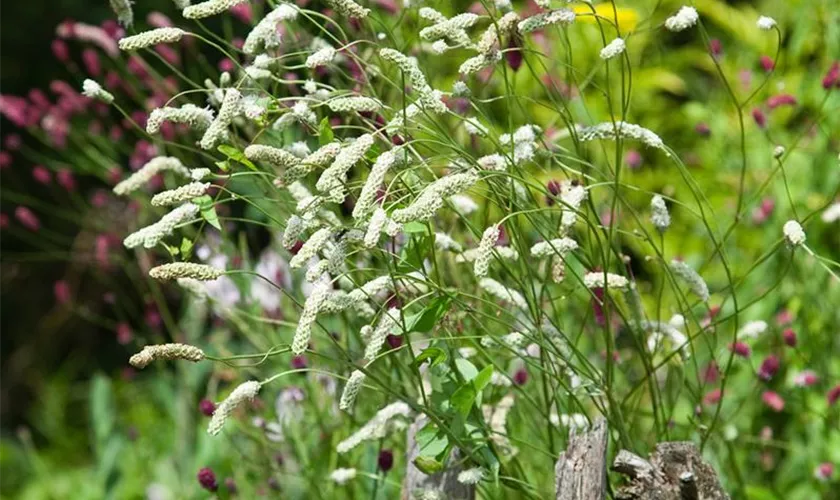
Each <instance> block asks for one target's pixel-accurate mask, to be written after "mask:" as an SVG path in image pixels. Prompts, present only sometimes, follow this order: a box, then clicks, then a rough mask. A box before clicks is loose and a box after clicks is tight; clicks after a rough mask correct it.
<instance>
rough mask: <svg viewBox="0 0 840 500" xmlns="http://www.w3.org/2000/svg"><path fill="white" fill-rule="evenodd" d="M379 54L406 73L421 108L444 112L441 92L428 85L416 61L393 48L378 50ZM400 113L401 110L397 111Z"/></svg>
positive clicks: (439, 112) (444, 107)
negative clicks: (418, 97) (417, 96)
mask: <svg viewBox="0 0 840 500" xmlns="http://www.w3.org/2000/svg"><path fill="white" fill-rule="evenodd" d="M379 55H381V56H382V58H383V59H385V60H387V61H391V62H393V63H394V64H396V65H397V66H398V67H399V68H400V69H401V70H402V71H403V73H406V74H407V75H408V77H409V80H410V81H411V87H412V90H413V91H414V92H417V94H418V95H419V96H420V99H419V100H420V103H421V104H422V106H423V108H424V109H426V110H428V111H430V112H432V113H437V114H442V113H446V111H447V108H446V104H444V103H443V102H442V101H441V95H442V94H441V93H440V92H436V91H434V90H433V89H432V87H430V86H429V83H428V82H427V81H426V77H425V76H424V75H423V72H422V71H420V68H418V67H417V61H416V60H414V59H409V58H408V57H406V56H405V55H404V54H403V53H401V52H398V51H396V50H394V49H389V48H384V49H382V50H380V51H379ZM399 114H400V115H401V114H402V112H400V113H399Z"/></svg>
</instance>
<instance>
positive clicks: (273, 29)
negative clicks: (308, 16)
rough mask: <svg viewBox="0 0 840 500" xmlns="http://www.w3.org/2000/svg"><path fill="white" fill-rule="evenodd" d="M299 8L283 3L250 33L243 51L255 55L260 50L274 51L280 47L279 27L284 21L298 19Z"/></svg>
mask: <svg viewBox="0 0 840 500" xmlns="http://www.w3.org/2000/svg"><path fill="white" fill-rule="evenodd" d="M297 15H298V8H297V7H296V6H295V5H292V4H288V3H283V4H280V5H278V6H277V8H275V9H274V10H272V11H271V12H269V13H268V14H266V16H265V17H264V18H263V19H262V20H261V21H260V22H259V23H257V25H256V26H255V27H254V29H252V30H251V32H250V33H248V36H247V37H246V38H245V44H244V45H243V46H242V50H244V51H245V53H246V54H251V55H254V54H256V53H258V52H259V51H260V49H262V48H265V49H274V48H277V47H279V46H280V33H278V32H277V25H278V24H280V23H281V22H283V21H292V20H294V19H295V18H297Z"/></svg>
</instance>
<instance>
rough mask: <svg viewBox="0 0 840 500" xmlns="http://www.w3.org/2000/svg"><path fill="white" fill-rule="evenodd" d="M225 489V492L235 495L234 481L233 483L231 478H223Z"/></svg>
mask: <svg viewBox="0 0 840 500" xmlns="http://www.w3.org/2000/svg"><path fill="white" fill-rule="evenodd" d="M225 488H227V490H228V491H229V492H231V493H236V492H237V489H236V481H234V480H233V478H232V477H226V478H225Z"/></svg>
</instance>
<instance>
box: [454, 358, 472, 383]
mask: <svg viewBox="0 0 840 500" xmlns="http://www.w3.org/2000/svg"><path fill="white" fill-rule="evenodd" d="M455 366H456V367H458V371H459V372H461V376H462V377H464V380H467V381H470V380H472V379H474V378H475V376H476V375H478V368H476V367H475V365H474V364H472V363H470V362H469V361H467V360H466V359H464V358H458V359H456V360H455Z"/></svg>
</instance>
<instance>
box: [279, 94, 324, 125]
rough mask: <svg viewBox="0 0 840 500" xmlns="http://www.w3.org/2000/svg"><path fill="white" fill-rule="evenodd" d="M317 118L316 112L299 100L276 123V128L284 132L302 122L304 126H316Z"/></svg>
mask: <svg viewBox="0 0 840 500" xmlns="http://www.w3.org/2000/svg"><path fill="white" fill-rule="evenodd" d="M316 119H317V117H316V116H315V112H314V111H312V110H311V109H309V104H308V103H307V102H306V101H304V100H299V101H298V102H296V103H295V105H294V106H292V109H291V110H290V111H289V112H288V113H286V114H284V115H283V116H281V117H280V118H279V119H278V120H277V121H276V122H274V125H273V126H274V128H276V129H278V130H282V129H283V128H285V127H286V126H287V125H291V124H293V123H296V122H300V123H303V124H308V125H314V124H315V120H316Z"/></svg>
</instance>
